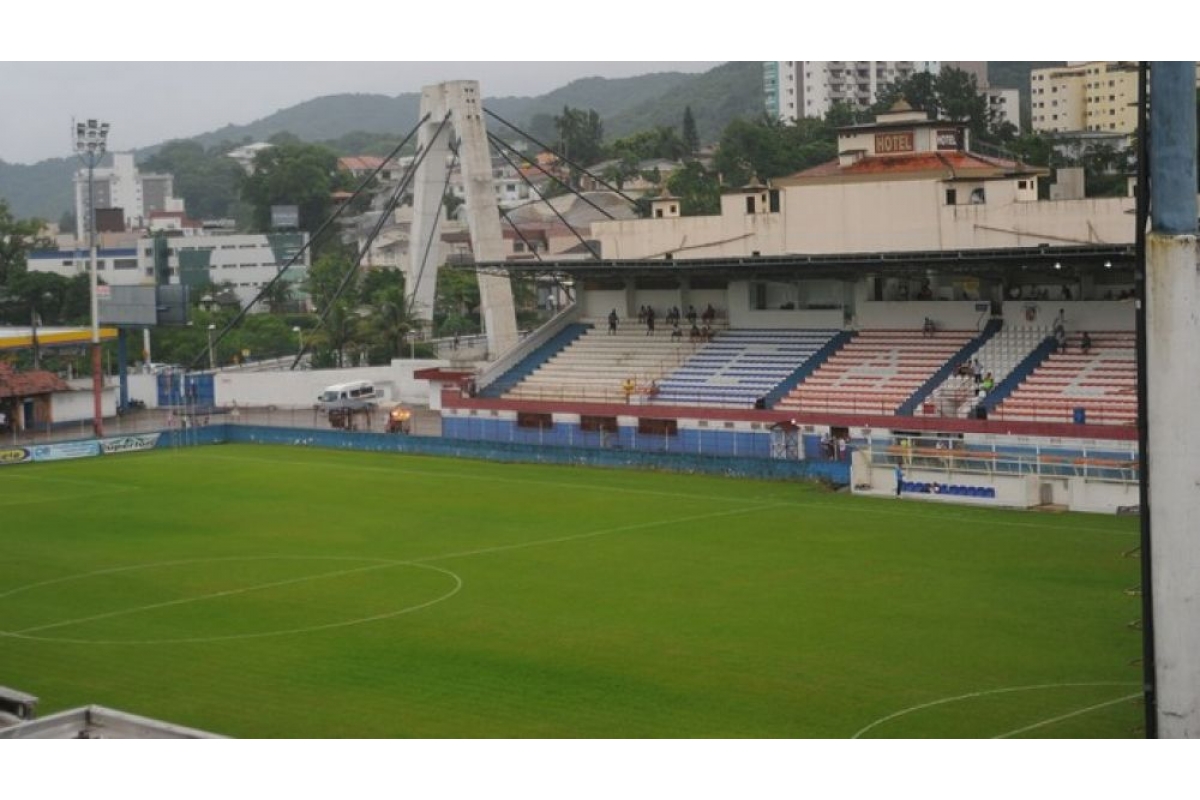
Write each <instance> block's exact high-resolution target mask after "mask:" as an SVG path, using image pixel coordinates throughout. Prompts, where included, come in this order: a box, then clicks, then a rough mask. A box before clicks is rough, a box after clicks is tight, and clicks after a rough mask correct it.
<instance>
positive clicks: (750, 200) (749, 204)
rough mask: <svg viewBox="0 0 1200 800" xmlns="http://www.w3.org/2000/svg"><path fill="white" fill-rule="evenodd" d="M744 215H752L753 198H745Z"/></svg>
mask: <svg viewBox="0 0 1200 800" xmlns="http://www.w3.org/2000/svg"><path fill="white" fill-rule="evenodd" d="M746 213H747V214H753V213H754V198H753V197H747V198H746Z"/></svg>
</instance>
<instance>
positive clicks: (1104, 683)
mask: <svg viewBox="0 0 1200 800" xmlns="http://www.w3.org/2000/svg"><path fill="white" fill-rule="evenodd" d="M1091 686H1137V684H1136V683H1134V682H1132V681H1121V682H1117V681H1096V682H1091V683H1040V684H1036V685H1034V686H1008V687H1005V688H1003V689H988V690H987V691H983V692H971V693H969V694H960V695H956V696H955V697H943V698H942V699H940V700H931V701H929V702H928V703H921V704H920V705H915V706H910V707H909V708H904V709H901V710H900V711H897V712H895V713H893V714H888V715H887V716H886V717H880V718H879V719H877V720H875V721H874V722H872V723H870V724H869V725H867V726H865V727H863V728H860V729H859V730H858V731H857V732H856V733H855V734H854V735H853V736H851V737H850V738H851V739H859V738H861V737H862V735H863V734H864V733H866V732H867V731H869V730H871V729H872V728H877V727H879V726H880V725H882V724H884V723H885V722H890V721H891V720H894V719H896V718H897V717H903V716H905V715H907V714H912V713H915V712H917V711H923V710H925V709H927V708H933V707H934V706H943V705H948V704H950V703H958V702H961V701H963V700H972V699H974V698H976V697H987V696H989V695H995V694H1010V693H1012V692H1032V691H1038V690H1041V689H1075V688H1083V687H1091ZM1122 699H1125V698H1122ZM1009 735H1011V734H1009Z"/></svg>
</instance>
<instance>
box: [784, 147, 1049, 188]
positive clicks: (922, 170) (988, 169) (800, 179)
mask: <svg viewBox="0 0 1200 800" xmlns="http://www.w3.org/2000/svg"><path fill="white" fill-rule="evenodd" d="M1043 172H1045V170H1043V169H1041V168H1039V167H1030V166H1027V165H1024V164H1020V163H1018V162H1016V161H1006V160H1004V159H1000V158H990V157H988V156H981V155H979V154H978V153H967V152H963V151H959V150H946V151H941V152H929V153H905V154H902V155H894V156H866V157H864V158H860V159H858V160H857V161H855V162H854V163H852V164H849V165H847V166H842V165H841V163H840V162H839V161H838V160H837V159H835V160H833V161H829V162H827V163H825V164H821V165H820V166H816V167H813V168H812V169H806V170H804V171H803V172H797V173H796V174H794V175H789V176H787V177H785V178H780V179H779V180H778V181H776V183H778V184H781V185H785V186H787V185H800V184H805V183H830V182H833V181H831V180H830V179H833V180H834V181H836V180H855V179H857V180H863V179H873V180H887V179H889V178H894V179H906V178H917V177H931V178H942V179H944V180H951V179H954V178H993V177H994V178H999V177H1004V176H1007V175H1016V174H1022V175H1028V174H1040V173H1043Z"/></svg>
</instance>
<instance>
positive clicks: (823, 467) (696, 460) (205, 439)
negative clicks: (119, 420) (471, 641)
mask: <svg viewBox="0 0 1200 800" xmlns="http://www.w3.org/2000/svg"><path fill="white" fill-rule="evenodd" d="M533 433H534V434H536V433H537V431H533ZM597 436H598V434H597ZM643 438H657V437H645V436H644V437H643ZM225 443H230V444H287V445H296V446H301V447H322V448H329V449H336V450H364V451H369V452H385V453H409V454H414V455H430V456H449V457H453V458H475V459H481V460H485V461H511V462H523V463H535V464H573V465H576V466H595V467H632V468H635V469H657V470H663V471H666V472H683V473H704V474H710V475H725V476H729V477H738V478H763V479H768V480H823V481H828V482H830V483H833V484H835V485H838V486H846V485H848V484H849V483H850V463H849V461H840V462H839V461H808V460H803V461H794V460H786V461H785V460H781V459H772V458H765V457H753V456H747V457H744V456H723V455H717V454H711V455H704V454H697V453H678V452H645V451H640V450H629V449H623V448H616V449H601V448H599V447H595V448H590V447H581V446H579V445H576V446H573V447H565V446H560V445H551V444H540V445H539V444H528V443H520V442H512V443H510V442H495V441H492V442H479V441H468V440H462V439H451V438H445V437H442V438H437V437H425V436H415V437H414V436H400V435H389V434H384V433H369V432H357V431H335V430H329V431H324V430H312V429H310V428H275V427H259V426H254V425H209V426H207V427H201V428H192V429H189V430H188V431H186V432H182V431H178V430H176V431H168V432H165V433H164V434H163V436H162V437H161V438H160V439H159V441H158V447H159V448H172V447H180V446H191V445H201V444H225Z"/></svg>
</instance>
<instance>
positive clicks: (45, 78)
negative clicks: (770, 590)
mask: <svg viewBox="0 0 1200 800" xmlns="http://www.w3.org/2000/svg"><path fill="white" fill-rule="evenodd" d="M719 63H721V62H717V61H709V62H647V61H637V62H635V61H624V62H612V61H607V62H605V61H593V62H588V61H578V62H485V61H480V62H446V61H443V62H429V61H426V62H394V61H393V62H361V61H360V62H330V61H326V62H290V63H289V62H263V61H257V62H232V61H228V62H111V63H109V62H61V63H59V62H0V109H2V111H0V160H4V161H7V162H9V163H10V164H30V163H34V162H37V161H41V160H43V159H47V158H60V157H64V156H69V155H71V147H72V143H71V119H72V117H75V118H77V119H87V118H98V119H101V120H103V121H105V122H108V123H110V124H111V125H112V132H111V134H110V138H109V149H110V150H131V149H133V148H137V147H144V146H146V145H152V144H157V143H159V142H163V141H166V140H168V139H174V138H183V137H189V136H195V135H197V134H201V133H206V132H208V131H211V130H214V129H216V128H220V127H222V126H224V125H226V124H230V123H233V124H236V125H242V124H246V123H248V122H253V121H254V120H257V119H261V118H262V117H265V116H268V115H270V114H271V113H273V112H275V111H278V110H279V109H282V108H287V107H289V106H293V105H295V104H297V103H300V102H303V101H305V100H311V99H312V98H314V97H321V96H323V95H329V94H337V93H340V92H365V93H376V94H384V95H389V96H395V95H398V94H403V93H405V92H417V91H420V89H421V87H422V86H425V85H428V84H431V83H437V82H439V81H446V80H459V79H470V80H478V81H480V84H481V89H482V90H483V92H484V96H485V98H486V97H488V96H492V97H501V96H508V95H518V96H536V95H539V94H544V93H545V92H548V91H550V90H552V89H556V88H558V87H559V86H562V85H564V84H566V83H569V82H570V81H572V80H574V79H575V78H582V77H588V76H593V75H599V76H603V77H610V78H611V77H627V76H630V75H641V74H644V73H647V72H662V71H666V70H676V71H681V72H703V71H705V70H707V69H710V68H712V67H714V66H716V65H717V64H719ZM15 109H22V110H21V111H19V112H18V113H13V110H15Z"/></svg>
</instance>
